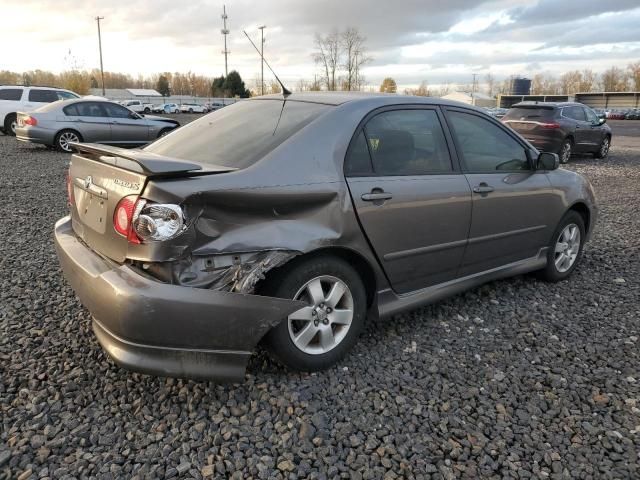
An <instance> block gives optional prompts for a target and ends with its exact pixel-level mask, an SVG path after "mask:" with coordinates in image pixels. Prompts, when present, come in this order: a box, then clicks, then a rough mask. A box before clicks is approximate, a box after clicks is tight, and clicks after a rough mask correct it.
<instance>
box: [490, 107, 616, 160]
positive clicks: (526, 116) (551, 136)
mask: <svg viewBox="0 0 640 480" xmlns="http://www.w3.org/2000/svg"><path fill="white" fill-rule="evenodd" d="M502 122H503V123H505V124H506V125H508V126H509V127H511V128H512V129H514V130H515V131H516V132H518V133H519V134H520V135H522V136H523V137H524V138H525V139H526V140H528V141H529V143H531V144H532V145H533V146H534V147H536V148H537V149H538V150H540V151H543V152H553V153H557V154H558V155H559V157H560V162H561V163H567V162H569V158H570V157H571V154H573V153H593V155H594V156H595V157H596V158H604V157H606V156H607V154H608V153H609V146H610V145H611V128H609V125H606V124H605V122H606V120H605V119H604V118H599V117H598V115H597V114H596V112H594V111H593V110H592V109H590V108H589V107H586V106H585V105H582V104H581V103H572V102H562V103H555V102H544V103H543V102H521V103H517V104H515V105H514V106H513V107H512V108H511V109H510V110H509V111H508V112H507V114H506V115H505V116H504V117H503V118H502Z"/></svg>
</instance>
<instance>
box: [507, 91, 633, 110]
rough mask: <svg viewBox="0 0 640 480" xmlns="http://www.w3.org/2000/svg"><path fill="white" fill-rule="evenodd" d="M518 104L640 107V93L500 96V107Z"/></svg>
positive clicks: (616, 107)
mask: <svg viewBox="0 0 640 480" xmlns="http://www.w3.org/2000/svg"><path fill="white" fill-rule="evenodd" d="M518 102H579V103H582V104H584V105H587V106H589V107H591V108H604V109H609V108H612V109H623V110H624V109H626V108H639V107H640V92H590V93H571V94H565V95H498V106H499V107H502V108H510V107H511V106H512V105H514V104H516V103H518Z"/></svg>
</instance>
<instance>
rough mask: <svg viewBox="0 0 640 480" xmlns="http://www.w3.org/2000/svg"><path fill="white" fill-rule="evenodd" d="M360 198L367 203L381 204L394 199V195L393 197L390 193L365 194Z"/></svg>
mask: <svg viewBox="0 0 640 480" xmlns="http://www.w3.org/2000/svg"><path fill="white" fill-rule="evenodd" d="M360 198H362V200H364V201H365V202H380V201H384V200H389V199H391V198H393V195H391V194H390V193H389V192H371V193H365V194H364V195H362V197H360Z"/></svg>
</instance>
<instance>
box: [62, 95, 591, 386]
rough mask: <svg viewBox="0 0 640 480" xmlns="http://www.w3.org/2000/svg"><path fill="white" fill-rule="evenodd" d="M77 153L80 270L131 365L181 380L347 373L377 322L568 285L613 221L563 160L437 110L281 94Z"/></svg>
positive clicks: (86, 299)
mask: <svg viewBox="0 0 640 480" xmlns="http://www.w3.org/2000/svg"><path fill="white" fill-rule="evenodd" d="M77 148H78V150H79V153H77V154H75V155H73V156H72V159H71V164H70V168H69V174H68V195H69V204H70V216H68V217H65V218H62V219H61V220H60V221H59V222H58V223H57V224H56V226H55V242H56V246H57V252H58V257H59V260H60V264H61V266H62V269H63V271H64V274H65V276H66V278H67V279H68V281H69V282H70V283H71V285H72V287H73V289H74V290H75V292H76V293H77V295H78V297H79V298H80V300H81V301H82V303H83V304H84V305H85V306H86V307H87V308H88V309H89V311H90V312H91V314H92V316H93V329H94V332H95V334H96V336H97V338H98V341H99V342H100V343H101V345H102V347H103V348H104V350H105V351H106V352H107V353H108V354H109V355H110V356H111V357H112V358H113V359H114V360H115V362H116V363H118V364H119V365H122V366H124V367H126V368H130V369H133V370H137V371H141V372H146V373H151V374H156V375H163V376H188V377H201V378H212V379H215V380H232V381H237V380H241V379H242V378H244V368H245V365H246V362H247V360H248V358H249V356H250V354H251V351H252V350H253V349H254V348H255V346H256V345H257V344H258V342H261V341H262V342H263V343H264V345H265V346H266V347H267V348H268V349H269V351H270V352H271V353H272V354H273V356H274V357H276V358H277V359H278V360H280V361H281V362H282V363H283V364H285V365H287V366H289V367H290V368H293V369H299V370H318V369H323V368H327V367H329V366H331V365H334V364H335V363H336V362H337V361H338V360H339V359H340V358H341V357H342V356H343V355H345V354H346V353H347V352H348V351H349V349H350V348H351V347H352V346H353V344H354V343H355V342H356V340H357V337H358V335H359V333H360V332H361V331H362V328H363V326H364V324H365V322H366V317H367V314H369V315H371V316H381V317H388V316H390V315H393V314H395V313H397V312H400V311H402V310H406V309H412V308H416V307H418V306H420V305H424V304H427V303H430V302H434V301H436V300H439V299H441V298H444V297H447V296H449V295H453V294H455V293H458V292H461V291H463V290H466V289H468V288H471V287H474V286H477V285H480V284H482V283H484V282H487V281H491V280H495V279H497V278H501V277H506V276H510V275H515V274H520V273H524V272H529V271H534V270H538V271H540V275H541V276H542V277H543V278H545V279H547V280H549V281H553V282H555V281H560V280H564V279H566V278H567V277H568V276H569V275H570V274H571V273H572V272H573V271H574V269H575V268H576V266H577V265H578V262H579V260H580V255H581V252H582V248H583V245H584V243H585V241H586V240H587V239H588V238H589V236H590V235H591V232H592V231H593V225H594V224H595V222H596V217H597V208H596V204H595V199H594V194H593V190H592V188H591V186H590V184H589V182H588V181H587V180H586V179H585V178H583V177H582V176H580V175H579V174H577V173H575V172H572V171H569V170H564V169H558V163H559V161H558V156H557V155H556V154H552V153H539V152H538V151H537V150H536V149H535V148H534V147H532V146H531V145H530V144H529V143H527V142H526V141H525V140H523V139H522V137H520V136H519V135H517V134H516V133H515V132H514V131H513V130H511V129H509V128H507V127H506V126H505V125H503V124H501V123H500V122H499V121H496V120H494V119H492V118H491V117H489V116H487V115H486V114H484V113H483V112H482V111H481V110H480V109H476V108H475V107H471V106H468V105H463V104H460V103H457V102H450V101H446V100H443V99H437V98H428V97H410V96H395V95H394V96H385V95H379V94H375V95H364V96H363V95H355V94H350V93H331V94H329V93H325V94H322V93H302V94H292V95H290V96H288V97H287V98H286V101H285V100H284V99H283V97H282V96H279V95H272V96H264V97H258V98H255V99H250V100H246V101H243V102H238V103H236V104H234V105H231V106H228V107H225V108H224V109H222V110H220V111H219V112H216V113H214V114H212V115H208V116H206V117H203V118H201V119H199V120H196V121H195V122H192V123H190V124H188V125H186V126H184V127H183V128H181V129H179V130H177V131H176V132H174V133H172V134H171V135H168V136H166V137H164V138H161V139H159V140H158V141H156V142H154V143H153V144H151V145H149V146H147V147H145V148H143V149H141V150H123V149H119V148H113V147H105V146H103V145H90V144H80V145H78V147H77ZM472 213H473V215H472Z"/></svg>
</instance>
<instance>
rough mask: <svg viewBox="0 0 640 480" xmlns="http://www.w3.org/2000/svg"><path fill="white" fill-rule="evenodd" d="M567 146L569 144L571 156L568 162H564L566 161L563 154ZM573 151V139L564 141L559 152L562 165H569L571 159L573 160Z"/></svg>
mask: <svg viewBox="0 0 640 480" xmlns="http://www.w3.org/2000/svg"><path fill="white" fill-rule="evenodd" d="M567 144H569V149H570V150H569V156H568V157H567V161H566V162H565V161H564V160H563V159H564V155H563V152H564V146H565V145H567ZM571 150H573V142H572V141H571V139H569V138H565V139H564V140H563V142H562V144H561V145H560V152H558V153H559V156H560V163H562V164H565V165H566V164H567V163H569V159H570V158H571V154H572V153H573V152H572V151H571Z"/></svg>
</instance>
